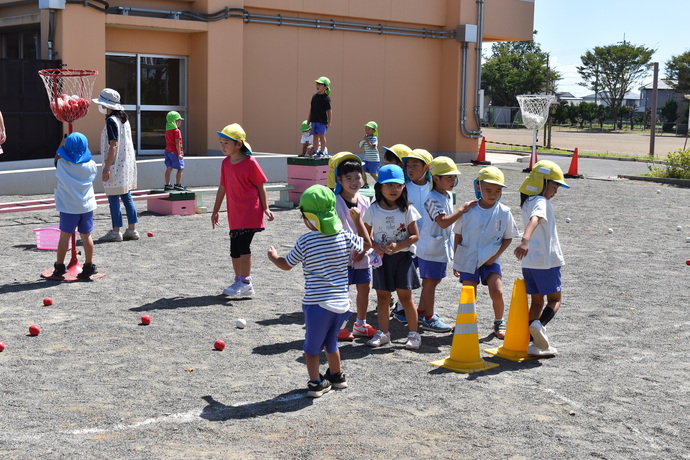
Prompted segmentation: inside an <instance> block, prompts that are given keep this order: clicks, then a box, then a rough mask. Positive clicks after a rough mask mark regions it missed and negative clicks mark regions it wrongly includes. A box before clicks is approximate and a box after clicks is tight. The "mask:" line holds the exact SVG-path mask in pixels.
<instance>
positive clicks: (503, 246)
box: [484, 238, 513, 266]
mask: <svg viewBox="0 0 690 460" xmlns="http://www.w3.org/2000/svg"><path fill="white" fill-rule="evenodd" d="M512 241H513V239H512V238H506V239H505V240H503V241H502V242H501V247H500V248H498V251H496V254H494V255H493V256H491V257H490V258H489V260H487V261H486V262H485V263H484V265H487V266H488V265H493V263H494V262H496V259H498V258H499V257H500V256H501V254H503V251H505V250H506V249H508V246H510V243H512Z"/></svg>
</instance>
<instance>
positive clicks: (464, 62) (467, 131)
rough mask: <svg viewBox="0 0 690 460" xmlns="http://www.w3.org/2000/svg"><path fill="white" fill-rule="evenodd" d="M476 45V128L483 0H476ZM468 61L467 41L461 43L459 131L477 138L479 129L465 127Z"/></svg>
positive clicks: (479, 124)
mask: <svg viewBox="0 0 690 460" xmlns="http://www.w3.org/2000/svg"><path fill="white" fill-rule="evenodd" d="M477 22H478V24H477V39H476V42H477V47H476V53H477V55H476V74H475V78H476V82H475V84H476V88H477V93H476V97H475V105H474V110H473V113H474V119H475V123H476V126H477V128H480V127H481V114H480V113H479V98H480V95H481V91H480V90H481V75H482V74H481V72H482V67H481V65H482V54H481V53H482V51H481V50H482V45H481V41H482V34H483V22H484V0H477ZM468 63H469V44H468V42H467V41H463V43H462V76H461V96H460V98H461V100H462V104H461V106H460V112H461V113H460V132H461V133H462V135H463V136H465V137H469V138H475V139H478V138H480V137H481V136H482V131H481V129H468V128H467V80H468V71H467V65H468Z"/></svg>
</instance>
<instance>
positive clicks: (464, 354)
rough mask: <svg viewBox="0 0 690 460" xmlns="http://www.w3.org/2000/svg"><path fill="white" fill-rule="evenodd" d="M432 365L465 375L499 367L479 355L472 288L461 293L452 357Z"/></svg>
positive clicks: (465, 287)
mask: <svg viewBox="0 0 690 460" xmlns="http://www.w3.org/2000/svg"><path fill="white" fill-rule="evenodd" d="M430 364H433V365H434V366H439V367H444V368H446V369H450V370H451V371H455V372H463V373H470V372H479V371H485V370H488V369H493V368H494V367H498V364H495V363H489V362H486V361H484V360H483V359H482V358H481V356H480V355H479V333H478V332H477V308H476V306H475V297H474V288H473V287H472V286H463V287H462V292H461V293H460V304H459V305H458V316H457V318H456V320H455V333H454V335H453V344H452V345H451V347H450V356H449V357H448V358H446V359H444V360H443V361H433V362H431V363H430Z"/></svg>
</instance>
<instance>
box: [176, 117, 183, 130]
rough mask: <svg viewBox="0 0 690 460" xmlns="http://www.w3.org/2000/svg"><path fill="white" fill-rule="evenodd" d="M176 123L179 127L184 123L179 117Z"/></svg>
mask: <svg viewBox="0 0 690 460" xmlns="http://www.w3.org/2000/svg"><path fill="white" fill-rule="evenodd" d="M175 124H176V125H177V127H178V128H179V127H180V125H182V120H180V119H179V118H178V119H177V120H175Z"/></svg>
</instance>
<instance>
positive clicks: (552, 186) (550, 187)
mask: <svg viewBox="0 0 690 460" xmlns="http://www.w3.org/2000/svg"><path fill="white" fill-rule="evenodd" d="M560 186H561V184H559V183H558V182H554V181H552V180H550V181H547V182H546V188H545V189H544V198H546V199H547V200H550V199H551V198H553V197H554V196H556V193H558V188H559V187H560Z"/></svg>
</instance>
